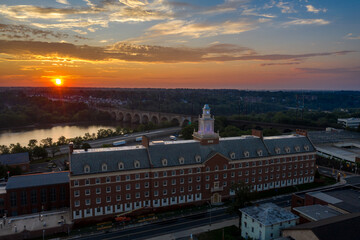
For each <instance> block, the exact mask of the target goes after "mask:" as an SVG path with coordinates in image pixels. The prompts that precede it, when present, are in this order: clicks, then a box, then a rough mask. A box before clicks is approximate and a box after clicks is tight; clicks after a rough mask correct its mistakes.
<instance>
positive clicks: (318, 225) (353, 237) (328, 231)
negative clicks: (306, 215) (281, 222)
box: [284, 213, 360, 240]
mask: <svg viewBox="0 0 360 240" xmlns="http://www.w3.org/2000/svg"><path fill="white" fill-rule="evenodd" d="M359 226H360V213H353V214H343V215H340V216H336V217H331V218H326V219H323V220H320V221H316V222H310V223H305V224H301V225H297V226H295V227H291V228H287V229H284V230H310V231H312V232H313V233H314V234H315V235H316V237H317V238H318V239H319V240H338V239H346V240H358V239H359V236H360V228H359Z"/></svg>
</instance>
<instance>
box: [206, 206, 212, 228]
mask: <svg viewBox="0 0 360 240" xmlns="http://www.w3.org/2000/svg"><path fill="white" fill-rule="evenodd" d="M206 203H207V204H209V207H210V227H211V210H212V206H211V203H210V202H206Z"/></svg>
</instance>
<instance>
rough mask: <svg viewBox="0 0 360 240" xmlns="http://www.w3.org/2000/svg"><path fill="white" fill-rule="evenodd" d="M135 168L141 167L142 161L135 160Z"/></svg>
mask: <svg viewBox="0 0 360 240" xmlns="http://www.w3.org/2000/svg"><path fill="white" fill-rule="evenodd" d="M134 168H140V162H139V161H138V160H136V161H134Z"/></svg>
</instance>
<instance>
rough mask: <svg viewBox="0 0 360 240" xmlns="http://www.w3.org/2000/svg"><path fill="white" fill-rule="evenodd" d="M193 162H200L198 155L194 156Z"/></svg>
mask: <svg viewBox="0 0 360 240" xmlns="http://www.w3.org/2000/svg"><path fill="white" fill-rule="evenodd" d="M195 161H196V162H197V163H199V162H201V157H200V155H196V156H195Z"/></svg>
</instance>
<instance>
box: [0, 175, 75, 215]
mask: <svg viewBox="0 0 360 240" xmlns="http://www.w3.org/2000/svg"><path fill="white" fill-rule="evenodd" d="M1 203H3V206H0V208H2V212H3V213H7V216H17V215H22V214H30V213H36V212H41V211H48V210H53V209H60V208H65V207H69V206H70V197H69V172H67V171H66V172H51V173H40V174H28V175H21V176H14V177H11V178H9V180H8V182H7V184H6V186H5V191H2V193H1V194H0V205H1Z"/></svg>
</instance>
